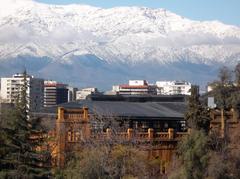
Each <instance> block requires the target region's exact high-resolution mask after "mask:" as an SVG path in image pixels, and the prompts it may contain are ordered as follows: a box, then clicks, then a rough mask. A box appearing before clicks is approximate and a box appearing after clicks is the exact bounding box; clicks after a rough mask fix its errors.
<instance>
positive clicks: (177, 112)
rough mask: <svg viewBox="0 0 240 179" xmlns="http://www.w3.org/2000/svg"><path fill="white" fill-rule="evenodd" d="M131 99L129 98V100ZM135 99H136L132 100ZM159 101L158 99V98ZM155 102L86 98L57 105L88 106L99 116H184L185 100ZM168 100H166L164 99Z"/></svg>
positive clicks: (53, 108)
mask: <svg viewBox="0 0 240 179" xmlns="http://www.w3.org/2000/svg"><path fill="white" fill-rule="evenodd" d="M130 101H131V100H130ZM133 101H136V100H133ZM145 101H146V100H145ZM159 101H160V100H159ZM159 101H158V102H156V99H155V100H151V101H147V102H129V101H128V100H119V101H116V100H115V99H114V100H112V98H110V100H106V99H104V100H99V99H97V100H93V99H87V100H82V101H75V102H70V103H64V104H61V105H58V106H57V107H64V108H82V107H88V108H89V112H90V113H91V114H97V115H100V116H109V117H110V116H114V117H116V116H118V117H122V118H129V119H130V118H131V119H134V118H136V119H141V118H143V119H149V120H151V119H152V120H154V119H158V120H159V119H170V120H179V119H183V118H184V113H185V111H186V103H185V102H159ZM164 101H168V100H164ZM57 107H52V108H45V109H44V110H43V111H42V112H43V113H56V110H57Z"/></svg>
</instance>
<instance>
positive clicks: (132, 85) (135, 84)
mask: <svg viewBox="0 0 240 179" xmlns="http://www.w3.org/2000/svg"><path fill="white" fill-rule="evenodd" d="M112 91H113V92H114V93H116V94H121V95H148V94H152V95H155V94H157V87H156V85H150V84H148V82H147V81H146V80H129V82H128V84H124V85H115V86H113V87H112Z"/></svg>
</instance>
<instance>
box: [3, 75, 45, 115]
mask: <svg viewBox="0 0 240 179" xmlns="http://www.w3.org/2000/svg"><path fill="white" fill-rule="evenodd" d="M26 80H27V83H28V88H27V97H28V107H29V110H30V111H37V110H39V109H40V108H41V107H43V85H44V80H43V79H39V78H34V77H33V76H30V75H27V78H26ZM23 84H24V76H23V74H15V75H13V76H12V77H9V78H1V98H2V99H3V100H4V102H6V103H16V100H17V98H18V96H20V94H21V89H22V86H23Z"/></svg>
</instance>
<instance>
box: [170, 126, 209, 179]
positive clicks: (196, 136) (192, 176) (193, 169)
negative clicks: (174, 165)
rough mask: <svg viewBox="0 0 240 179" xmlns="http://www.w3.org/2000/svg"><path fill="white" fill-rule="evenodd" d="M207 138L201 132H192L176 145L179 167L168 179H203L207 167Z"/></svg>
mask: <svg viewBox="0 0 240 179" xmlns="http://www.w3.org/2000/svg"><path fill="white" fill-rule="evenodd" d="M208 152H209V149H208V137H207V136H206V134H205V133H204V132H203V131H198V130H194V131H192V133H191V135H189V136H187V137H186V138H184V139H183V140H182V141H181V142H180V143H179V145H178V154H179V156H180V161H181V165H180V166H181V167H180V168H179V169H178V170H177V172H176V173H174V174H173V175H172V176H171V177H170V178H172V179H178V178H179V179H203V178H205V175H206V170H207V167H208V160H209V155H208Z"/></svg>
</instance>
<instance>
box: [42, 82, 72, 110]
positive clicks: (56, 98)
mask: <svg viewBox="0 0 240 179" xmlns="http://www.w3.org/2000/svg"><path fill="white" fill-rule="evenodd" d="M66 102H68V89H67V85H66V84H62V83H58V82H56V81H44V107H51V106H55V105H57V104H61V103H66Z"/></svg>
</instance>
